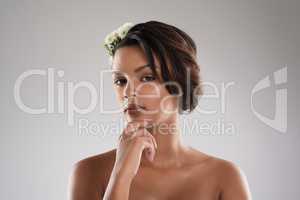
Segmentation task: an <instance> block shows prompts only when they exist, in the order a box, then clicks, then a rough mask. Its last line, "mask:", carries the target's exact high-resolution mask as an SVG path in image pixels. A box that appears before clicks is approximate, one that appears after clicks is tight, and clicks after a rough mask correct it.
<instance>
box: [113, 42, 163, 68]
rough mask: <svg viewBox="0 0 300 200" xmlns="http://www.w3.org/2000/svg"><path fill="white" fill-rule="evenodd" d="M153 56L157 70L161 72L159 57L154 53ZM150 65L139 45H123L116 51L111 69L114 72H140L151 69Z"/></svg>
mask: <svg viewBox="0 0 300 200" xmlns="http://www.w3.org/2000/svg"><path fill="white" fill-rule="evenodd" d="M153 56H154V60H155V61H154V62H155V63H154V64H155V68H156V72H157V73H159V71H160V70H159V67H157V66H158V65H157V64H158V62H157V59H156V57H155V55H154V54H153ZM150 67H151V66H150V63H149V62H148V60H147V57H146V55H145V54H144V52H143V51H142V50H141V48H140V47H139V46H129V47H121V48H119V49H118V50H117V51H116V53H115V56H114V59H113V63H112V66H111V69H112V71H113V72H114V73H117V72H125V73H138V72H141V71H151V68H150Z"/></svg>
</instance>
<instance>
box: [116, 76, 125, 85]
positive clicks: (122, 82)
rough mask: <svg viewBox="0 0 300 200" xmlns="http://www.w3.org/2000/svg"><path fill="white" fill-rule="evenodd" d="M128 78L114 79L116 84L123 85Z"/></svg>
mask: <svg viewBox="0 0 300 200" xmlns="http://www.w3.org/2000/svg"><path fill="white" fill-rule="evenodd" d="M126 81H127V80H126V79H125V78H116V79H115V80H114V84H115V85H118V86H122V85H123V84H124V83H126Z"/></svg>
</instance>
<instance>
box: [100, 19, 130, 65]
mask: <svg viewBox="0 0 300 200" xmlns="http://www.w3.org/2000/svg"><path fill="white" fill-rule="evenodd" d="M132 26H133V23H131V22H126V23H124V24H123V25H122V26H120V27H119V28H118V29H117V30H114V31H112V32H111V33H109V34H108V35H107V36H106V37H105V40H104V48H105V49H106V51H107V53H108V55H109V56H110V60H112V56H113V50H114V48H115V47H116V46H117V44H118V43H119V42H120V41H121V40H122V39H123V38H124V37H125V36H126V35H127V33H128V31H129V29H130V28H131V27H132Z"/></svg>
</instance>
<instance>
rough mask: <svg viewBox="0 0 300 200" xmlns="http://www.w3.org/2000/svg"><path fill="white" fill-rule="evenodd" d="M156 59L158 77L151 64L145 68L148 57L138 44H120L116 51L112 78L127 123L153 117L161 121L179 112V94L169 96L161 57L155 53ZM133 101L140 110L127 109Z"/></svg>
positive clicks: (157, 121)
mask: <svg viewBox="0 0 300 200" xmlns="http://www.w3.org/2000/svg"><path fill="white" fill-rule="evenodd" d="M154 59H155V65H156V66H157V67H156V71H157V74H158V76H159V77H155V75H154V74H153V72H152V70H151V68H150V67H149V66H146V67H145V65H147V64H148V62H147V58H146V56H145V54H144V53H143V51H142V50H141V49H140V47H139V46H129V47H121V48H119V49H118V50H117V51H116V53H115V56H114V59H113V64H112V70H113V73H112V80H113V85H114V89H115V92H116V95H117V99H118V102H119V103H120V105H121V106H122V108H123V114H124V115H125V116H124V117H125V118H126V120H127V121H128V122H130V121H134V120H143V119H150V120H152V121H153V122H156V123H161V122H164V121H168V120H170V119H172V118H173V117H176V115H177V113H178V112H177V107H178V106H177V104H178V103H177V99H176V96H174V95H173V96H172V95H170V94H169V93H168V91H167V89H166V88H165V85H164V84H163V82H162V81H161V71H160V67H159V63H158V60H157V58H156V57H155V56H154ZM134 94H135V95H134ZM132 104H135V105H136V106H138V107H139V110H138V111H134V110H130V109H129V110H127V111H125V110H126V108H127V105H132Z"/></svg>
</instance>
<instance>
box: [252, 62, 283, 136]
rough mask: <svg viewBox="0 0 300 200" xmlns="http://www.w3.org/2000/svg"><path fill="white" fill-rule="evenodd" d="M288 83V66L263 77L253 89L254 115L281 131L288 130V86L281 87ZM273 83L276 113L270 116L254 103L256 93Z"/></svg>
mask: <svg viewBox="0 0 300 200" xmlns="http://www.w3.org/2000/svg"><path fill="white" fill-rule="evenodd" d="M286 83H287V66H285V67H283V68H281V69H279V70H277V71H275V72H273V74H270V75H268V76H266V77H264V78H263V79H261V80H260V81H259V82H257V83H256V85H255V86H254V87H253V89H252V91H251V110H252V112H253V113H254V115H255V116H256V117H257V118H258V119H259V120H260V121H262V122H263V123H264V124H266V125H268V126H270V127H271V128H273V129H275V130H277V131H279V132H281V133H286V132H287V88H281V86H282V85H283V84H286ZM272 84H274V86H275V87H274V88H275V100H276V103H275V114H274V118H268V117H267V116H265V115H263V114H261V113H259V112H258V111H257V110H256V109H255V107H254V105H253V97H254V95H255V93H257V92H258V91H261V90H264V89H267V88H269V87H271V86H272Z"/></svg>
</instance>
